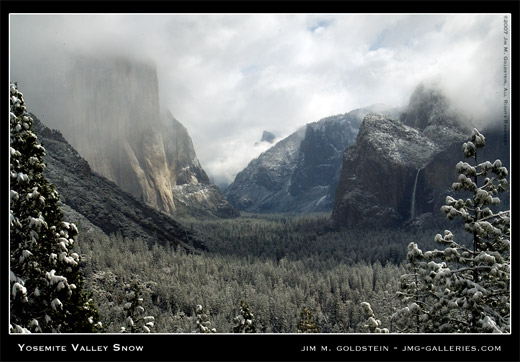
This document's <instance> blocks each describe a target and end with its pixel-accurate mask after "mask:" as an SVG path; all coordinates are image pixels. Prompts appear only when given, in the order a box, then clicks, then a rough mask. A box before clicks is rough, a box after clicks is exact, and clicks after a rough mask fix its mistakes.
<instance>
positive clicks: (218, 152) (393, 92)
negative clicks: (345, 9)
mask: <svg viewBox="0 0 520 362" xmlns="http://www.w3.org/2000/svg"><path fill="white" fill-rule="evenodd" d="M502 20H503V15H500V14H490V15H481V14H453V15H413V14H411V15H386V14H381V15H372V14H370V15H349V14H334V15H327V14H297V15H281V14H249V15H243V14H237V15H217V14H205V15H196V14H195V15H175V14H157V15H146V14H143V15H128V14H107V15H82V14H78V15H73V14H66V15H23V14H17V15H11V16H10V80H11V81H17V82H18V83H19V87H20V90H21V91H22V92H23V93H24V98H25V99H26V102H27V105H28V107H29V110H30V111H31V112H33V113H35V114H36V115H37V116H38V117H39V118H41V119H42V121H44V122H45V123H46V124H47V125H48V126H50V127H52V128H58V129H60V128H61V127H63V123H64V122H66V119H64V117H63V114H64V112H63V110H64V109H65V108H66V107H67V104H60V95H61V94H63V92H67V91H68V90H67V89H68V88H67V87H68V84H67V82H68V77H67V72H68V71H70V69H71V65H72V64H74V62H76V61H77V60H78V59H82V58H85V59H86V58H99V59H104V58H113V57H120V58H124V59H131V60H132V61H139V62H146V63H149V64H151V65H152V66H154V67H155V68H156V70H157V74H158V80H159V91H160V97H161V98H160V104H161V107H162V108H163V110H169V111H171V113H172V115H173V116H174V117H175V119H177V120H178V121H179V122H181V123H182V124H183V125H184V126H185V127H186V128H187V129H188V131H189V133H190V135H191V137H192V139H193V143H194V146H195V150H196V152H197V155H198V158H199V159H200V161H201V164H202V166H203V167H204V168H205V170H206V171H207V173H208V174H209V175H210V176H211V177H212V178H213V179H214V180H215V182H217V183H229V182H231V181H232V180H233V178H234V176H235V174H236V173H237V172H239V171H240V170H241V169H242V168H244V167H245V166H246V165H247V163H248V162H249V161H250V160H251V159H252V158H253V157H255V156H257V155H258V154H259V153H260V152H262V151H264V150H265V149H263V148H262V149H259V147H258V146H255V143H256V142H257V141H258V139H260V137H261V136H262V132H263V130H265V129H269V130H273V131H275V132H276V134H277V135H279V136H280V137H284V136H287V135H289V134H290V133H292V132H294V131H295V130H296V129H297V128H298V127H301V126H303V125H304V124H306V123H309V122H314V121H316V120H318V119H321V118H324V117H327V116H330V115H334V114H340V113H345V112H348V111H351V110H353V109H356V108H361V107H366V106H369V105H372V104H376V103H383V104H387V105H390V106H393V107H402V106H406V105H407V104H408V101H409V99H410V96H411V95H412V93H413V91H414V89H415V88H416V87H417V85H418V84H420V83H421V82H423V84H425V85H427V84H435V85H436V87H439V88H441V89H442V91H443V92H444V93H445V94H446V96H447V97H448V98H449V99H450V100H451V101H452V103H453V105H454V107H456V108H457V109H459V110H460V111H461V112H463V113H464V114H466V115H467V116H468V117H469V118H471V119H472V120H473V122H474V123H475V124H476V125H478V126H483V125H484V124H487V123H494V122H496V123H500V122H501V120H502V119H503V87H502V85H503V75H504V70H503V57H504V54H503V36H502V31H503V22H502ZM70 111H73V110H70Z"/></svg>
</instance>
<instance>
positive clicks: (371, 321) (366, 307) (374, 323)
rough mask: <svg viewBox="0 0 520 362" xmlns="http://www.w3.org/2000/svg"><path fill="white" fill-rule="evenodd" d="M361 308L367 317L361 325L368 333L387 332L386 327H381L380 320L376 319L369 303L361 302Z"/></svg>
mask: <svg viewBox="0 0 520 362" xmlns="http://www.w3.org/2000/svg"><path fill="white" fill-rule="evenodd" d="M361 308H363V312H365V315H366V316H367V317H368V319H367V323H366V324H364V325H363V328H365V329H366V330H367V331H369V332H370V333H388V332H389V331H388V328H381V321H380V320H379V319H376V316H375V314H374V311H373V310H372V306H371V305H370V303H367V302H362V303H361Z"/></svg>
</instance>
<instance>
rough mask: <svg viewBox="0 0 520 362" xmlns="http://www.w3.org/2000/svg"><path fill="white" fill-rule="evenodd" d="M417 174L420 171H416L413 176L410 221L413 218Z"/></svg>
mask: <svg viewBox="0 0 520 362" xmlns="http://www.w3.org/2000/svg"><path fill="white" fill-rule="evenodd" d="M419 172H421V169H420V168H419V169H417V173H416V174H415V182H414V184H413V192H412V205H411V207H410V220H413V219H414V218H415V191H416V190H417V180H418V179H419Z"/></svg>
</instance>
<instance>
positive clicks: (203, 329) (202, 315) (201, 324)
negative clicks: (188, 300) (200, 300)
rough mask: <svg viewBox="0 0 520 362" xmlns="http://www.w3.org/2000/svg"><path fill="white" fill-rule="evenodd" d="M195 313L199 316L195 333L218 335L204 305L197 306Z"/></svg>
mask: <svg viewBox="0 0 520 362" xmlns="http://www.w3.org/2000/svg"><path fill="white" fill-rule="evenodd" d="M195 313H196V314H197V322H196V327H197V329H196V330H195V331H194V332H193V333H217V330H216V329H215V328H211V322H210V321H209V317H208V315H207V314H206V312H205V311H204V308H203V307H202V305H200V304H198V305H197V307H196V308H195Z"/></svg>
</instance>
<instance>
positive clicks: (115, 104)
mask: <svg viewBox="0 0 520 362" xmlns="http://www.w3.org/2000/svg"><path fill="white" fill-rule="evenodd" d="M67 78H68V84H67V87H68V88H69V89H70V93H71V94H70V99H71V100H70V103H71V105H72V107H69V108H71V109H73V110H74V111H73V115H72V116H71V117H69V119H68V120H67V124H66V125H65V126H64V127H63V133H64V134H65V136H66V137H67V139H68V140H69V141H70V143H71V144H72V145H73V146H74V147H75V148H76V149H77V150H78V152H79V153H80V154H81V155H82V156H83V157H84V158H85V159H86V160H87V161H88V163H89V164H90V166H91V167H92V169H93V170H94V171H95V172H97V173H99V174H101V175H102V176H105V177H107V178H108V179H110V180H112V181H113V182H115V183H116V184H117V185H119V186H120V187H121V188H123V189H124V190H125V191H128V192H129V193H131V194H132V195H134V196H135V197H137V198H138V199H140V200H142V201H144V202H146V203H148V204H150V205H151V206H153V207H155V208H157V209H158V210H161V211H164V212H167V213H169V214H178V213H179V211H180V210H179V209H178V207H177V201H176V198H175V195H174V190H176V187H177V186H178V185H199V184H202V185H206V186H207V187H208V188H209V189H210V190H211V191H208V192H212V193H214V195H213V196H214V197H213V199H215V200H218V201H219V205H220V207H219V208H217V207H215V208H214V210H209V209H208V210H206V211H207V213H209V214H213V215H216V216H220V215H219V212H220V210H221V209H222V210H225V212H223V215H225V216H229V215H230V214H233V215H235V216H236V215H237V213H236V212H235V213H233V211H230V210H227V209H226V208H228V209H231V210H232V207H231V205H229V204H228V203H227V202H225V200H224V198H223V197H222V195H221V194H220V191H219V190H218V189H217V188H214V187H211V186H212V185H210V181H209V178H208V176H207V175H206V173H205V172H204V170H203V169H202V167H201V165H200V163H199V161H198V159H197V156H196V153H195V150H194V147H193V143H192V140H191V138H190V136H189V134H188V131H187V130H186V128H185V127H184V126H183V125H182V124H181V123H180V122H178V121H177V120H176V119H175V118H174V117H173V116H172V115H171V114H170V113H167V114H162V113H161V108H160V104H159V85H158V79H157V73H156V70H155V67H154V66H152V65H150V64H148V63H144V62H138V61H134V60H128V59H124V58H113V59H91V58H88V59H80V60H77V61H76V62H75V65H74V66H73V68H72V70H71V71H70V72H69V75H68V77H67ZM187 199H189V197H183V204H184V205H183V207H182V208H181V209H182V212H183V213H187V214H189V213H190V211H191V208H202V209H206V206H207V205H204V204H201V203H200V202H199V201H198V199H196V198H194V199H193V203H192V204H190V203H188V205H187V206H186V200H187ZM215 210H217V211H215ZM201 211H203V210H198V211H197V214H200V212H201Z"/></svg>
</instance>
